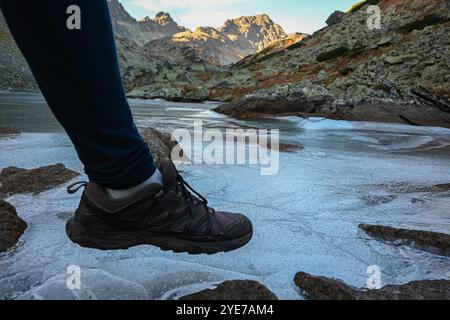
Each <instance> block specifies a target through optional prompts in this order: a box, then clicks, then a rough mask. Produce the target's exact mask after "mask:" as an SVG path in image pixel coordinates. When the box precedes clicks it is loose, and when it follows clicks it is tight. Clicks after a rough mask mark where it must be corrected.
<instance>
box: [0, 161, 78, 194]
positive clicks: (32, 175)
mask: <svg viewBox="0 0 450 320" xmlns="http://www.w3.org/2000/svg"><path fill="white" fill-rule="evenodd" d="M78 175H79V173H78V172H75V171H72V170H69V169H67V168H66V167H65V166H64V165H63V164H61V163H58V164H55V165H50V166H45V167H40V168H36V169H30V170H29V169H22V168H17V167H8V168H5V169H3V170H2V171H1V172H0V194H8V195H11V194H18V193H27V192H32V193H35V194H37V193H40V192H43V191H46V190H49V189H52V188H54V187H56V186H59V185H61V184H63V183H65V182H67V181H69V180H71V179H73V178H74V177H76V176H78Z"/></svg>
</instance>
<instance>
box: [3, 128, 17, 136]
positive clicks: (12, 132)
mask: <svg viewBox="0 0 450 320" xmlns="http://www.w3.org/2000/svg"><path fill="white" fill-rule="evenodd" d="M18 134H20V131H19V130H18V129H16V128H7V127H2V128H0V137H2V136H12V135H18Z"/></svg>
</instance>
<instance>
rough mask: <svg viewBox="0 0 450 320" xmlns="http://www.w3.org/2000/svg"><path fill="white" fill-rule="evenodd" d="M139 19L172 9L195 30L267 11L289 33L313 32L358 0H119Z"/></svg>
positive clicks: (171, 10)
mask: <svg viewBox="0 0 450 320" xmlns="http://www.w3.org/2000/svg"><path fill="white" fill-rule="evenodd" d="M119 1H120V2H121V3H122V4H123V5H124V7H125V8H126V9H127V11H128V12H129V13H130V14H131V15H132V16H133V17H135V18H137V19H139V18H142V17H144V16H150V17H153V16H154V15H155V14H156V13H157V12H158V11H166V12H169V13H170V14H171V15H172V17H173V18H174V20H175V21H177V22H178V23H179V24H181V25H183V26H186V27H188V28H191V29H195V28H196V27H198V26H211V27H219V26H221V25H222V24H223V22H224V21H225V20H226V19H230V18H236V17H240V16H244V15H245V16H246V15H255V14H259V13H267V14H268V15H269V16H270V17H271V18H272V19H273V20H274V21H275V22H277V23H279V24H280V25H281V26H282V27H283V28H284V29H285V31H286V32H288V33H291V32H306V33H312V32H314V31H316V30H318V29H320V28H321V27H323V26H325V20H326V19H327V17H328V16H329V15H330V14H331V13H332V12H333V11H334V10H342V11H345V10H346V9H348V8H349V7H350V6H351V5H353V4H355V3H356V2H358V0H312V1H311V0H308V1H307V0H119Z"/></svg>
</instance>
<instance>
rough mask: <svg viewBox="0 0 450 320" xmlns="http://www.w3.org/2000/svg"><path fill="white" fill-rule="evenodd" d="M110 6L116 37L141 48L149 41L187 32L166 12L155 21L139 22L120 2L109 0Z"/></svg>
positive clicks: (159, 14)
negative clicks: (132, 42)
mask: <svg viewBox="0 0 450 320" xmlns="http://www.w3.org/2000/svg"><path fill="white" fill-rule="evenodd" d="M108 5H109V11H110V13H111V20H112V24H113V28H114V32H115V34H116V36H117V37H119V38H124V39H128V40H131V41H134V42H135V43H136V44H138V45H140V46H143V45H145V44H146V43H148V42H149V41H152V40H155V39H159V38H163V37H167V36H172V35H174V34H175V33H178V32H183V31H185V30H186V28H184V27H180V26H178V24H177V23H176V22H175V21H173V19H172V17H171V16H170V15H169V14H168V13H165V12H159V13H158V14H157V15H156V17H155V18H154V19H151V18H149V17H145V18H144V19H142V20H139V21H137V20H136V19H135V18H133V17H132V16H131V15H130V14H129V13H128V12H127V11H126V10H125V8H124V7H123V5H122V4H121V3H120V2H119V1H118V0H108Z"/></svg>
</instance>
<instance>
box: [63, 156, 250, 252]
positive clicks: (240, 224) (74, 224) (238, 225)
mask: <svg viewBox="0 0 450 320" xmlns="http://www.w3.org/2000/svg"><path fill="white" fill-rule="evenodd" d="M161 172H162V175H163V183H164V185H160V184H152V185H149V186H147V187H144V188H143V189H142V190H140V191H139V192H137V193H135V194H133V195H132V196H130V197H128V198H124V199H119V200H117V199H113V198H111V197H110V196H109V195H108V194H107V191H106V190H105V189H104V188H103V187H101V186H99V185H97V184H95V183H93V182H89V183H87V182H79V183H75V184H73V185H71V186H69V187H68V188H67V191H68V192H69V193H70V194H73V193H75V192H77V191H78V190H79V189H80V188H81V187H85V189H84V192H83V195H82V197H81V201H80V205H79V207H78V209H77V210H76V212H75V215H74V217H73V218H71V219H70V220H69V221H68V222H67V225H66V232H67V235H68V236H69V238H70V239H71V240H72V241H73V242H75V243H77V244H79V245H80V246H82V247H88V248H95V249H101V250H114V249H127V248H129V247H133V246H137V245H143V244H150V245H154V246H157V247H159V248H161V249H162V250H172V251H174V252H187V253H190V254H200V253H206V254H213V253H218V252H228V251H232V250H235V249H238V248H240V247H242V246H244V245H245V244H247V243H248V242H249V241H250V239H251V237H252V234H253V228H252V223H251V222H250V220H249V219H248V218H247V217H245V216H244V215H242V214H237V213H227V212H217V211H215V210H214V209H212V208H210V207H208V205H207V204H208V202H207V201H206V199H205V198H204V197H203V196H201V195H200V194H199V193H198V192H196V191H195V190H194V189H192V188H191V187H190V186H189V184H188V183H187V182H185V181H184V180H183V178H182V177H181V175H180V174H179V173H178V171H177V170H176V168H175V165H174V164H173V163H172V162H171V161H163V162H162V163H161Z"/></svg>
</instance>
